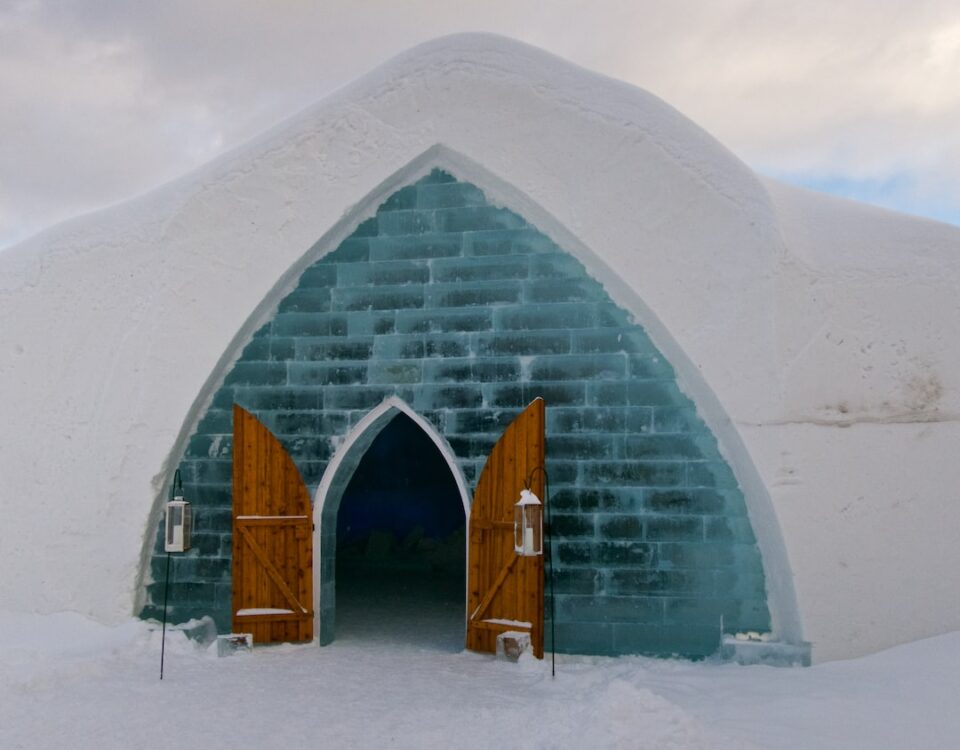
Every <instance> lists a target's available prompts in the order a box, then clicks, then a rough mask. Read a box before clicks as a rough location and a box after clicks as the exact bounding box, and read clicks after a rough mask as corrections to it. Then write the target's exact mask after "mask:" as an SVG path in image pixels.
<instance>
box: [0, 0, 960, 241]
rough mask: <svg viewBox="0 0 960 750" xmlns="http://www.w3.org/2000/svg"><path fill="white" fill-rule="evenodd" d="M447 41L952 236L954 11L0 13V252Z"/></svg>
mask: <svg viewBox="0 0 960 750" xmlns="http://www.w3.org/2000/svg"><path fill="white" fill-rule="evenodd" d="M457 31H493V32H497V33H501V34H505V35H508V36H512V37H515V38H518V39H521V40H524V41H526V42H529V43H531V44H535V45H537V46H540V47H543V48H545V49H548V50H550V51H552V52H554V53H556V54H558V55H561V56H563V57H566V58H569V59H571V60H573V61H575V62H576V63H578V64H580V65H583V66H584V67H587V68H591V69H593V70H596V71H599V72H602V73H605V74H607V75H610V76H613V77H616V78H620V79H623V80H626V81H629V82H631V83H634V84H636V85H637V86H641V87H643V88H645V89H647V90H649V91H651V92H653V93H654V94H656V95H658V96H660V97H661V98H663V99H664V100H666V101H667V102H669V103H670V104H672V105H673V106H675V107H676V108H678V109H679V110H680V111H681V112H683V113H685V114H686V115H687V116H689V117H690V118H691V119H693V120H694V121H696V122H697V123H699V124H700V125H701V126H703V127H704V128H706V129H707V130H708V131H710V132H711V133H713V135H715V136H716V137H717V138H719V139H720V140H721V141H723V142H724V143H725V144H726V145H727V146H728V147H730V148H731V149H732V150H733V151H734V152H735V153H737V154H738V155H739V156H740V157H741V158H743V159H744V160H745V161H746V162H747V163H748V164H750V165H751V166H752V167H753V168H754V169H756V170H757V171H759V172H761V173H764V174H767V175H770V176H773V177H778V178H780V179H783V180H785V181H788V182H792V183H795V184H799V185H803V186H807V187H812V188H815V189H818V190H825V191H829V192H833V193H837V194H840V195H846V196H849V197H853V198H857V199H860V200H865V201H869V202H872V203H877V204H879V205H883V206H888V207H891V208H895V209H898V210H901V211H907V212H910V213H915V214H921V215H924V216H930V217H934V218H937V219H940V220H942V221H949V222H952V223H954V224H960V2H958V1H957V0H804V1H803V2H797V1H796V0H790V1H789V2H786V1H778V2H763V1H761V0H754V1H749V0H673V1H671V2H666V1H665V0H632V1H626V0H624V1H622V2H621V1H619V0H609V1H607V0H590V1H588V2H583V1H580V0H543V2H533V1H529V2H526V1H524V0H484V1H483V2H467V1H462V2H455V1H453V0H404V1H403V2H401V1H400V0H343V1H341V0H314V1H313V2H307V0H272V1H271V2H263V0H163V1H162V2H153V1H151V0H49V1H48V2H43V1H42V0H22V1H21V0H0V95H2V96H0V136H2V137H0V247H3V246H6V245H9V244H11V243H13V242H15V241H17V240H19V239H22V238H24V237H27V236H29V235H30V234H33V233H35V232H36V231H38V230H40V229H41V228H43V227H44V226H47V225H49V224H52V223H55V222H57V221H59V220H61V219H64V218H67V217H70V216H73V215H76V214H78V213H83V212H86V211H89V210H91V209H95V208H98V207H101V206H105V205H109V204H111V203H115V202H117V201H120V200H123V199H124V198H127V197H131V196H133V195H136V194H138V193H141V192H143V191H145V190H148V189H150V188H151V187H154V186H156V185H159V184H161V183H163V182H165V181H167V180H169V179H171V178H172V177H175V176H177V175H179V174H182V173H184V172H186V171H188V170H190V169H191V168H193V167H195V166H197V165H199V164H202V163H203V162H205V161H207V160H208V159H210V158H211V157H213V156H215V155H216V154H218V153H220V152H222V151H224V150H225V149H229V148H231V147H233V146H236V145H238V144H240V143H242V142H243V141H244V140H246V139H248V138H250V137H252V136H254V135H256V134H257V133H259V132H260V131H262V130H264V129H266V128H268V127H269V126H271V125H273V124H274V123H276V122H278V121H280V120H282V119H284V118H285V117H287V116H289V115H291V114H293V113H295V112H296V111H298V110H299V109H301V108H302V107H304V106H306V105H307V104H310V103H312V102H314V101H316V100H317V99H319V98H320V97H322V96H324V95H325V94H326V93H328V92H330V91H332V90H333V89H335V88H337V87H338V86H340V85H342V84H344V83H346V82H348V81H350V80H351V79H353V78H355V77H356V76H358V75H361V74H362V73H364V72H365V71H366V70H368V69H369V68H371V67H373V66H375V65H377V64H379V63H381V62H383V61H384V60H386V59H388V58H389V57H391V56H392V55H394V54H395V53H397V52H400V51H402V50H404V49H406V48H407V47H410V46H412V45H414V44H417V43H418V42H421V41H425V40H427V39H430V38H433V37H436V36H439V35H442V34H448V33H453V32H457Z"/></svg>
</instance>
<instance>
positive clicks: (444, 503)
mask: <svg viewBox="0 0 960 750" xmlns="http://www.w3.org/2000/svg"><path fill="white" fill-rule="evenodd" d="M465 532H466V518H465V515H464V507H463V502H462V500H461V497H460V491H459V489H458V488H457V484H456V481H455V479H454V477H453V475H452V473H451V471H450V468H449V466H448V465H447V462H446V460H445V459H444V457H443V455H442V454H441V453H440V451H439V450H438V449H437V447H436V445H435V444H434V443H433V441H432V440H431V439H430V437H429V436H428V435H427V434H426V433H425V432H424V431H423V430H422V429H421V428H420V427H419V426H418V425H417V424H416V423H415V422H414V421H413V420H412V419H410V418H409V417H408V416H406V415H405V414H403V413H400V414H398V415H397V416H396V417H394V418H393V419H392V420H391V421H390V422H389V423H388V424H387V425H386V427H384V428H383V430H381V432H380V434H379V435H377V437H376V438H375V439H374V441H373V442H372V443H371V444H370V447H369V448H368V449H367V452H366V453H365V454H364V455H363V457H362V458H361V460H360V463H359V464H358V466H357V468H356V471H355V472H354V474H353V477H352V478H351V480H350V483H349V484H348V485H347V487H346V489H345V490H344V492H343V496H342V499H341V501H340V507H339V510H338V511H337V561H336V566H337V568H336V577H337V589H336V590H337V639H338V640H339V639H341V638H345V639H363V640H378V641H390V642H395V643H396V642H406V643H410V644H415V645H417V646H425V647H429V648H441V649H444V650H452V651H459V650H460V649H462V648H463V637H464V606H465V587H466V579H465V574H466V538H465Z"/></svg>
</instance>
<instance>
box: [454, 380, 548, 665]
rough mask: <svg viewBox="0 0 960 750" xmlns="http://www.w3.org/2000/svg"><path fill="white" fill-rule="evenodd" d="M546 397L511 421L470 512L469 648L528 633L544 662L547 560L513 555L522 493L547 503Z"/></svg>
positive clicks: (485, 469)
mask: <svg viewBox="0 0 960 750" xmlns="http://www.w3.org/2000/svg"><path fill="white" fill-rule="evenodd" d="M544 442H545V440H544V408H543V399H540V398H538V399H536V400H535V401H533V403H531V404H530V405H529V406H528V407H527V408H526V409H524V411H523V412H522V413H521V414H520V415H519V416H518V417H517V418H516V419H515V420H514V421H513V422H511V423H510V426H509V427H507V429H506V431H505V432H504V433H503V435H502V436H501V437H500V440H498V441H497V444H496V445H495V446H494V447H493V451H492V452H491V453H490V456H489V457H488V458H487V462H486V464H485V465H484V467H483V472H482V473H481V474H480V479H479V481H478V482H477V489H476V492H474V494H473V506H472V507H471V509H470V546H469V562H468V566H469V567H468V573H467V576H468V579H467V614H468V619H467V648H469V649H473V650H474V651H487V652H491V653H492V652H494V651H495V650H496V644H497V634H499V633H502V632H504V631H507V630H518V631H526V632H529V633H530V640H531V645H532V647H533V652H534V655H535V656H536V657H537V658H538V659H539V658H543V556H542V555H538V556H536V557H523V556H519V555H517V554H516V553H515V552H514V546H513V513H514V505H516V503H517V501H518V500H519V499H520V490H522V489H523V488H524V487H525V486H526V483H527V482H529V484H530V489H531V490H533V492H534V493H536V495H537V496H538V497H539V498H541V499H543V497H544V493H543V483H544V476H545V475H544V472H543V461H544Z"/></svg>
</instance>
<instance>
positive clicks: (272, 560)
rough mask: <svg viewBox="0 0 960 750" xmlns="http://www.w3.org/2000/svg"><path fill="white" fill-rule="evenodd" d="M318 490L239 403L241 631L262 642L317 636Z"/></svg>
mask: <svg viewBox="0 0 960 750" xmlns="http://www.w3.org/2000/svg"><path fill="white" fill-rule="evenodd" d="M311 515H312V512H311V507H310V493H309V492H308V491H307V488H306V486H305V485H304V483H303V479H302V478H301V477H300V472H299V471H298V470H297V467H296V465H295V464H294V463H293V460H292V459H291V458H290V456H289V455H288V454H287V452H286V450H285V449H284V448H283V445H282V444H281V443H280V441H278V440H277V439H276V438H275V437H274V436H273V435H272V434H271V432H270V431H269V430H268V429H267V428H266V427H264V426H263V425H262V424H261V423H260V421H259V420H258V419H257V418H256V417H254V416H253V415H252V414H250V413H249V412H248V411H246V410H245V409H243V408H241V407H239V406H237V405H234V407H233V629H234V631H235V632H239V633H253V639H254V643H283V642H293V641H309V640H312V639H313V612H312V606H313V533H312V531H313V523H312V520H311Z"/></svg>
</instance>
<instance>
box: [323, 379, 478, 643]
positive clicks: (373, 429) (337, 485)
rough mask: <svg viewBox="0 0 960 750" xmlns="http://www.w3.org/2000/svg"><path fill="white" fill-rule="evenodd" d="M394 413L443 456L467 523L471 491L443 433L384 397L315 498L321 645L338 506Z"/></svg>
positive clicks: (330, 634)
mask: <svg viewBox="0 0 960 750" xmlns="http://www.w3.org/2000/svg"><path fill="white" fill-rule="evenodd" d="M399 414H404V415H405V416H407V417H409V418H410V420H411V421H413V422H414V424H416V425H417V426H418V427H419V428H420V429H421V430H423V432H424V433H425V434H426V435H427V437H429V438H430V441H431V442H432V443H433V444H434V446H435V447H436V448H437V451H438V452H439V453H440V455H441V456H442V457H443V459H444V461H445V463H446V464H447V467H448V468H449V470H450V474H451V475H452V476H453V479H454V482H455V483H456V486H457V491H458V493H459V495H460V500H461V502H462V504H463V513H464V523H465V525H468V524H469V521H470V492H469V490H468V489H467V482H466V479H465V478H464V476H463V472H462V471H461V470H460V466H459V465H458V464H457V460H456V456H455V454H454V452H453V450H452V449H451V448H450V445H449V443H447V441H446V439H445V438H444V437H443V435H441V434H440V433H439V432H438V431H437V430H436V428H435V427H434V426H433V425H432V424H431V423H430V422H429V421H428V420H426V419H424V418H423V417H422V416H421V415H420V414H418V413H417V412H416V411H415V410H414V409H413V408H411V407H410V406H409V404H407V403H406V402H404V401H403V399H401V398H399V397H397V396H392V397H390V398H387V399H385V400H384V401H383V402H382V403H381V404H380V405H379V406H376V407H374V408H373V409H371V410H370V411H369V412H367V414H366V416H364V417H363V419H361V420H360V421H359V422H358V423H357V424H356V426H355V427H354V428H353V429H352V430H350V432H349V433H347V435H346V436H345V437H344V439H343V442H342V443H341V444H340V446H339V447H338V449H337V451H336V453H335V454H334V456H333V458H331V460H330V463H329V464H328V466H327V469H326V471H325V472H324V473H323V477H322V478H321V480H320V485H319V486H318V488H317V492H316V494H315V496H314V503H313V528H314V531H313V544H314V550H315V552H314V554H315V556H316V559H317V560H318V561H319V562H318V564H315V565H314V589H313V590H314V613H315V614H314V617H315V620H314V632H315V633H317V636H318V638H319V641H320V645H321V646H323V645H327V644H328V643H330V642H331V641H332V640H333V638H334V632H335V627H336V547H337V513H338V511H339V510H340V502H341V500H342V499H343V494H344V491H345V490H346V489H347V485H348V484H349V483H350V479H351V478H352V477H353V474H354V472H355V471H356V469H357V466H358V465H359V464H360V460H361V459H362V458H363V456H364V455H365V454H366V452H367V450H368V449H369V448H370V446H371V445H372V444H373V441H374V440H376V438H377V436H378V435H379V434H380V433H381V432H382V431H383V429H384V428H385V427H386V426H387V424H389V423H390V422H391V421H392V420H393V418H394V417H396V416H397V415H399ZM467 538H469V536H467ZM464 550H466V542H464ZM464 607H466V604H464ZM464 627H466V621H464Z"/></svg>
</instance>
